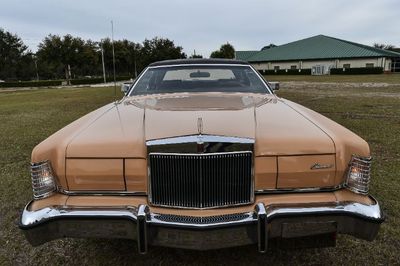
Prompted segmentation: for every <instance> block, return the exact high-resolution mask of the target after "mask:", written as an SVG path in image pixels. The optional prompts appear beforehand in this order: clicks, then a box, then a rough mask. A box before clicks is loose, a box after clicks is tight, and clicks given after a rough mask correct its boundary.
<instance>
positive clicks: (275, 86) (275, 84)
mask: <svg viewBox="0 0 400 266" xmlns="http://www.w3.org/2000/svg"><path fill="white" fill-rule="evenodd" d="M269 86H270V87H271V89H272V90H273V91H277V90H279V82H269Z"/></svg>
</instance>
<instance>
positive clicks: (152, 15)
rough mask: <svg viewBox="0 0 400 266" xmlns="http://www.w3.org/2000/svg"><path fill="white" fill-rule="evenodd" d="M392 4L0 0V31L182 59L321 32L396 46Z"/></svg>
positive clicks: (32, 40) (34, 40)
mask: <svg viewBox="0 0 400 266" xmlns="http://www.w3.org/2000/svg"><path fill="white" fill-rule="evenodd" d="M399 14H400V1H398V0H351V1H350V0H298V1H295V0H291V1H290V0H279V1H277V0H274V1H270V0H247V1H245V0H242V1H237V0H186V1H184V0H146V1H134V0H125V1H121V0H110V1H104V0H79V1H78V0H0V27H1V28H4V29H5V30H8V31H10V32H13V33H16V34H18V35H19V36H20V37H21V38H22V39H23V40H24V42H25V44H27V45H28V46H29V47H30V49H31V50H33V51H35V50H36V49H37V48H36V47H37V45H38V44H39V43H40V41H41V40H42V39H43V38H44V37H45V36H46V35H48V34H50V33H51V34H59V35H64V34H67V33H69V34H72V35H74V36H80V37H82V38H85V39H87V38H90V39H92V40H100V39H102V38H104V37H107V36H110V35H111V25H110V21H111V20H113V21H114V29H115V33H114V36H115V39H124V38H125V39H129V40H131V41H135V42H142V41H143V40H144V39H145V38H153V37H154V36H160V37H166V38H169V39H172V40H174V41H175V44H177V45H180V46H182V47H183V48H184V50H185V52H186V53H187V54H188V55H190V54H192V53H193V50H194V49H195V50H196V53H197V54H202V55H203V56H209V54H210V52H211V51H213V50H216V49H218V48H219V46H220V45H221V44H223V43H226V42H229V43H231V44H233V45H234V47H235V48H236V50H259V49H261V48H262V47H263V46H264V45H267V44H269V43H274V44H277V45H279V44H284V43H288V42H291V41H295V40H299V39H302V38H307V37H310V36H314V35H317V34H324V35H328V36H333V37H337V38H341V39H346V40H349V41H354V42H359V43H363V44H367V45H372V44H373V43H375V42H379V43H386V44H393V45H396V46H400V20H399V18H400V16H399Z"/></svg>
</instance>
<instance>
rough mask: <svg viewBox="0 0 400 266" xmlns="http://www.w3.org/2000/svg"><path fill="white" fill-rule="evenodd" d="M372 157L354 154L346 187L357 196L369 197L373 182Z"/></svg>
mask: <svg viewBox="0 0 400 266" xmlns="http://www.w3.org/2000/svg"><path fill="white" fill-rule="evenodd" d="M371 162H372V157H371V156H368V157H364V156H359V155H355V154H353V155H352V157H351V159H350V162H349V168H348V172H347V178H346V182H345V187H346V188H347V189H349V190H351V191H353V192H355V193H357V194H362V195H367V194H368V191H369V182H370V180H371Z"/></svg>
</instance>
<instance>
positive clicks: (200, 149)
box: [197, 117, 205, 153]
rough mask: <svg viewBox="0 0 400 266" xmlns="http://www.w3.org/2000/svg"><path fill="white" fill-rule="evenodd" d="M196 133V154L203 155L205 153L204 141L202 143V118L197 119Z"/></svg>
mask: <svg viewBox="0 0 400 266" xmlns="http://www.w3.org/2000/svg"><path fill="white" fill-rule="evenodd" d="M197 132H198V133H199V135H198V136H197V152H198V153H204V152H205V147H204V141H203V136H202V134H203V118H201V117H199V118H197Z"/></svg>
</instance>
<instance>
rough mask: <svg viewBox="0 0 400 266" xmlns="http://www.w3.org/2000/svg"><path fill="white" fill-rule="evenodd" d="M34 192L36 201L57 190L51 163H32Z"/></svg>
mask: <svg viewBox="0 0 400 266" xmlns="http://www.w3.org/2000/svg"><path fill="white" fill-rule="evenodd" d="M31 177H32V190H33V198H34V199H43V198H47V197H49V196H50V195H52V194H53V193H54V192H55V191H56V190H57V185H56V181H55V176H54V173H53V169H52V168H51V163H50V161H43V162H38V163H31Z"/></svg>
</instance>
